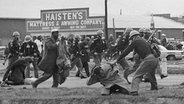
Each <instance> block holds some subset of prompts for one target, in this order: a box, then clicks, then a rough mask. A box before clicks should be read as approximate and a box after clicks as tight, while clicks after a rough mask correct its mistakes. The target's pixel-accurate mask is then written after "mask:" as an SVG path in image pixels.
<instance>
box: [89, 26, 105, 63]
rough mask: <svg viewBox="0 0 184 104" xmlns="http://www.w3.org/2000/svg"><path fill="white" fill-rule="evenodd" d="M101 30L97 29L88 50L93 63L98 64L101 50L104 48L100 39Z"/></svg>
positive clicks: (100, 58)
mask: <svg viewBox="0 0 184 104" xmlns="http://www.w3.org/2000/svg"><path fill="white" fill-rule="evenodd" d="M102 35H103V31H102V30H98V31H97V38H95V39H94V41H93V43H92V44H91V47H90V51H91V54H92V55H93V59H94V63H95V65H100V64H101V61H102V52H103V50H104V49H105V48H104V43H103V40H102Z"/></svg>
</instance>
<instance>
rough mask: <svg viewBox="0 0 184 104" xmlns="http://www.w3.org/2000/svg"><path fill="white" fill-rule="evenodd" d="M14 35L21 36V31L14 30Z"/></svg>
mask: <svg viewBox="0 0 184 104" xmlns="http://www.w3.org/2000/svg"><path fill="white" fill-rule="evenodd" d="M12 36H20V33H19V32H18V31H15V32H13V35H12Z"/></svg>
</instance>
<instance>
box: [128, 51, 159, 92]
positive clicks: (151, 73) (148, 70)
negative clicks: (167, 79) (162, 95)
mask: <svg viewBox="0 0 184 104" xmlns="http://www.w3.org/2000/svg"><path fill="white" fill-rule="evenodd" d="M157 66H158V59H157V58H155V57H154V56H153V55H152V54H150V55H148V56H147V57H145V58H144V59H143V61H142V62H141V64H140V65H139V67H138V68H137V70H136V72H135V74H134V77H133V79H132V85H131V90H132V91H138V90H139V83H140V82H141V79H142V78H143V76H144V75H145V74H146V75H147V76H148V79H149V81H150V83H151V89H154V88H157V81H156V77H155V71H156V68H157Z"/></svg>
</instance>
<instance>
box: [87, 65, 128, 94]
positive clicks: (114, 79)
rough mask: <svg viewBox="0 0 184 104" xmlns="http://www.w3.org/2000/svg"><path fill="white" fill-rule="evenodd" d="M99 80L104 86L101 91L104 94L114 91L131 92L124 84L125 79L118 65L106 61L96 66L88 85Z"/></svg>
mask: <svg viewBox="0 0 184 104" xmlns="http://www.w3.org/2000/svg"><path fill="white" fill-rule="evenodd" d="M98 82H100V84H102V85H103V86H104V87H103V89H102V92H101V94H102V95H110V94H113V93H121V94H129V91H128V90H127V88H126V87H125V86H124V82H125V81H124V79H122V78H121V77H120V75H119V73H118V67H117V65H111V64H108V63H105V64H102V65H100V66H95V67H94V68H93V69H92V71H91V76H90V78H89V80H88V81H87V85H88V86H90V85H93V84H95V83H98Z"/></svg>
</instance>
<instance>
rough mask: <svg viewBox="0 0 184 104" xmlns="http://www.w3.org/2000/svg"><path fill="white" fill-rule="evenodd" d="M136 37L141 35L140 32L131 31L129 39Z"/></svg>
mask: <svg viewBox="0 0 184 104" xmlns="http://www.w3.org/2000/svg"><path fill="white" fill-rule="evenodd" d="M136 35H139V32H138V31H136V30H133V31H131V32H130V37H129V39H131V38H132V37H133V36H136Z"/></svg>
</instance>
